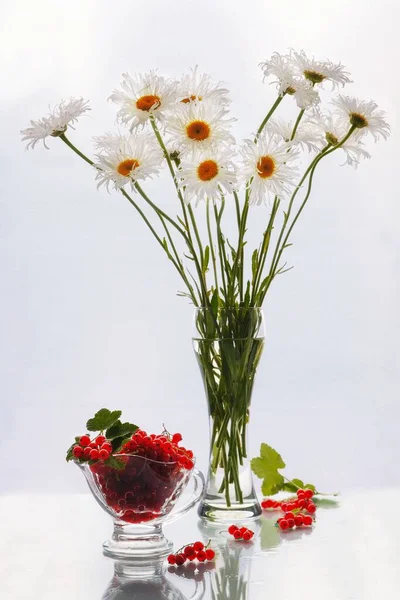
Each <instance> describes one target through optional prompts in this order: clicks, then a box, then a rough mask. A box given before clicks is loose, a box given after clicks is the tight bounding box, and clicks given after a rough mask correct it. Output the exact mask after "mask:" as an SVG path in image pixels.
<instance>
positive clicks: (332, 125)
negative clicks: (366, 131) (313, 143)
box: [315, 113, 371, 168]
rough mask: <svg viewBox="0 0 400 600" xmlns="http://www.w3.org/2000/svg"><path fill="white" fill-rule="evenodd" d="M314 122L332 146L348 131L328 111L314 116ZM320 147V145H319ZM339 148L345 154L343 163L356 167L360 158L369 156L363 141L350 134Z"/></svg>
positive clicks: (346, 126)
mask: <svg viewBox="0 0 400 600" xmlns="http://www.w3.org/2000/svg"><path fill="white" fill-rule="evenodd" d="M315 124H316V126H317V127H319V129H320V131H321V132H322V133H323V135H324V137H325V140H326V142H328V143H329V144H331V145H332V146H336V144H338V143H339V142H340V140H342V139H343V138H344V137H345V135H346V134H347V133H348V130H349V127H348V125H344V124H343V123H340V122H339V121H338V120H337V119H336V120H335V119H334V118H333V115H332V114H330V113H327V114H326V113H320V114H319V115H317V116H316V117H315ZM321 148H322V146H321ZM340 150H343V152H344V153H345V155H346V162H345V163H343V164H347V165H350V166H352V167H354V168H357V167H358V165H359V164H360V159H362V158H363V159H366V158H371V155H370V154H369V152H367V151H366V150H365V147H364V144H363V142H362V141H361V140H360V139H359V138H358V139H357V137H354V136H351V137H350V138H349V139H348V140H346V141H345V142H344V144H343V145H342V146H340Z"/></svg>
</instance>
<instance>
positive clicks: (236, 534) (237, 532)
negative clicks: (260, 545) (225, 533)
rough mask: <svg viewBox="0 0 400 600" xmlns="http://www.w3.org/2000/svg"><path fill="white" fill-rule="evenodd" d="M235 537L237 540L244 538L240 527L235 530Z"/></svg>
mask: <svg viewBox="0 0 400 600" xmlns="http://www.w3.org/2000/svg"><path fill="white" fill-rule="evenodd" d="M233 537H234V538H235V540H241V539H242V534H241V533H240V531H239V529H236V531H234V532H233Z"/></svg>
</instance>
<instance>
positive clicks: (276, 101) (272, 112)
mask: <svg viewBox="0 0 400 600" xmlns="http://www.w3.org/2000/svg"><path fill="white" fill-rule="evenodd" d="M284 96H285V94H283V95H282V96H278V98H277V99H276V100H275V102H274V104H273V105H272V107H271V109H270V110H269V112H268V113H267V114H266V116H265V117H264V120H263V121H262V123H261V125H260V127H259V128H258V130H257V134H256V137H255V138H254V143H255V144H256V143H257V140H258V138H259V137H260V135H261V133H262V131H263V129H264V127H265V126H266V124H267V123H268V121H269V120H270V118H271V117H272V115H273V114H274V112H275V111H276V109H277V108H278V106H279V105H280V103H281V102H282V100H283V98H284Z"/></svg>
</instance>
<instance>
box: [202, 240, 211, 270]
mask: <svg viewBox="0 0 400 600" xmlns="http://www.w3.org/2000/svg"><path fill="white" fill-rule="evenodd" d="M209 262H210V246H206V248H205V250H204V257H203V265H202V271H203V273H206V271H207V269H208V263H209Z"/></svg>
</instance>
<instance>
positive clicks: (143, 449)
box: [120, 429, 194, 470]
mask: <svg viewBox="0 0 400 600" xmlns="http://www.w3.org/2000/svg"><path fill="white" fill-rule="evenodd" d="M181 441H182V435H181V434H180V433H174V434H173V435H172V436H168V435H165V434H163V433H162V434H160V435H156V434H154V433H152V434H150V435H148V434H147V433H146V432H145V431H143V430H142V429H138V430H137V431H136V432H135V433H134V434H133V435H132V438H131V439H130V440H129V441H128V442H126V443H125V444H124V445H123V446H122V449H121V450H120V454H135V455H138V456H144V457H145V458H148V459H150V460H155V461H158V462H165V463H167V462H176V463H178V464H179V465H180V466H181V467H184V468H185V469H189V470H190V469H193V467H194V462H193V452H192V451H191V450H188V449H187V448H184V447H183V446H179V442H181Z"/></svg>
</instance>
